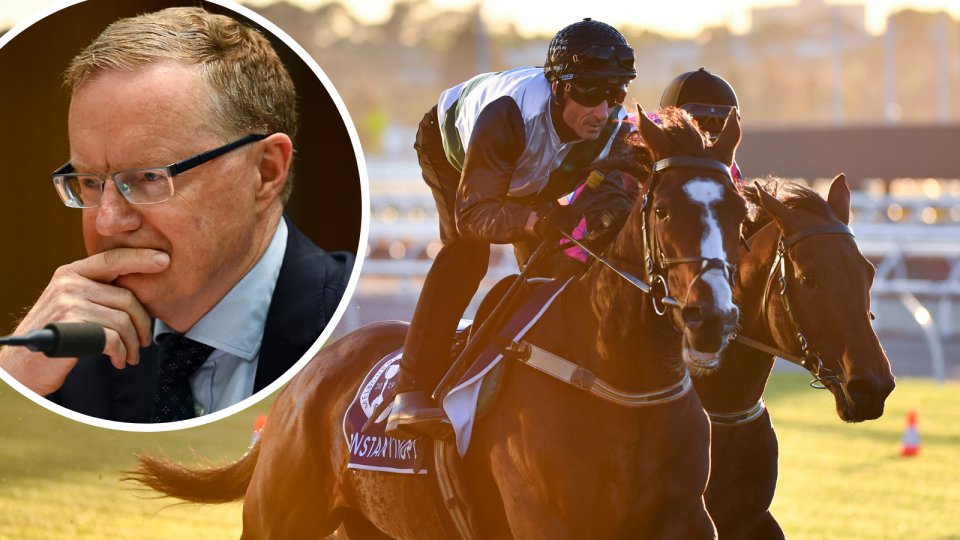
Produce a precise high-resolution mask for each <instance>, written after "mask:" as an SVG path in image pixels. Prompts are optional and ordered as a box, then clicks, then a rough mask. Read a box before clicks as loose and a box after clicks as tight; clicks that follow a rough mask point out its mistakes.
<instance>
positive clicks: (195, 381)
mask: <svg viewBox="0 0 960 540" xmlns="http://www.w3.org/2000/svg"><path fill="white" fill-rule="evenodd" d="M286 251H287V224H286V223H285V222H284V220H283V219H281V220H280V225H279V226H278V227H277V231H276V232H275V233H274V235H273V240H271V241H270V246H269V247H267V251H266V252H264V254H263V256H262V257H261V258H260V260H259V261H257V264H255V265H254V267H253V268H252V269H251V270H250V271H249V272H247V275H245V276H243V278H242V279H241V280H240V281H239V282H238V283H237V284H236V285H235V286H234V287H233V289H231V290H230V292H228V293H227V295H226V296H224V297H223V298H222V299H221V300H220V302H219V303H217V305H216V306H214V307H213V309H211V310H210V311H208V312H207V314H206V315H204V316H203V317H201V318H200V320H199V321H197V323H196V324H195V325H193V328H191V329H190V330H189V331H187V333H186V334H185V335H186V337H187V338H189V339H192V340H194V341H197V342H199V343H203V344H204V345H209V346H211V347H213V348H214V351H213V352H212V353H210V357H209V358H207V361H206V362H204V363H203V365H202V366H200V369H198V370H197V372H196V373H195V374H194V375H193V377H191V378H190V388H191V390H193V402H194V406H195V408H196V411H197V416H203V415H205V414H210V413H212V412H217V411H219V410H222V409H225V408H227V407H229V406H231V405H234V404H236V403H239V402H241V401H243V400H244V399H246V398H248V397H250V396H252V395H253V383H254V379H255V377H256V374H257V362H258V360H259V358H260V344H261V342H262V341H263V329H264V326H265V325H266V322H267V312H268V311H269V310H270V300H271V299H272V298H273V290H274V288H276V286H277V276H279V275H280V266H281V265H282V264H283V255H284V253H286ZM168 332H171V333H173V332H174V330H173V329H172V328H170V327H169V326H167V325H166V324H165V323H164V322H163V321H161V320H160V319H156V321H155V323H154V326H153V339H154V342H156V339H157V336H159V335H160V334H164V333H168Z"/></svg>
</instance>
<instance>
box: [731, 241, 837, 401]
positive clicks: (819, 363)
mask: <svg viewBox="0 0 960 540" xmlns="http://www.w3.org/2000/svg"><path fill="white" fill-rule="evenodd" d="M818 234H849V235H850V236H854V234H853V230H852V229H850V227H848V226H846V225H844V224H842V223H831V224H828V225H818V226H814V227H807V228H806V229H803V230H801V231H800V232H797V233H794V234H791V235H790V236H788V237H786V238H784V237H783V234H782V233H779V239H778V241H777V255H776V257H774V259H773V264H772V265H771V266H770V276H769V277H768V278H767V283H766V286H765V287H764V289H763V303H762V304H761V307H760V316H761V318H762V319H763V321H764V323H765V324H766V325H767V328H768V329H769V330H770V333H771V335H772V334H773V325H772V321H771V320H770V317H769V314H768V311H767V306H768V305H769V304H770V291H771V290H772V286H773V282H774V280H775V279H776V278H777V269H778V268H779V270H780V278H779V279H777V281H778V283H779V286H780V293H779V294H780V297H781V298H782V299H783V305H784V307H785V308H786V310H787V315H788V317H789V318H790V322H791V324H792V325H793V328H794V330H795V331H796V335H797V341H798V343H799V345H800V353H801V355H802V357H801V356H796V355H793V354H790V353H787V352H785V351H781V350H779V349H777V348H775V347H770V346H767V345H764V344H763V343H760V342H758V341H755V340H752V339H750V338H748V337H745V336H742V335H739V334H738V335H736V336H735V337H734V339H736V340H737V341H739V342H741V343H743V344H744V345H747V346H749V347H753V348H755V349H758V350H761V351H763V352H766V353H768V354H774V355H775V356H779V357H780V358H783V359H784V360H787V361H789V362H792V363H794V364H797V365H798V366H801V367H803V368H804V369H806V370H807V371H809V372H810V374H811V375H813V377H814V379H813V381H811V382H810V386H811V387H813V388H817V389H819V390H824V389H826V386H825V383H826V381H827V380H829V379H834V380H838V377H837V376H836V375H835V374H834V373H833V372H832V371H831V370H830V369H829V368H828V367H826V366H824V365H823V359H822V358H821V356H820V353H818V352H817V350H816V347H815V346H814V345H813V344H812V343H811V342H810V340H808V339H807V337H806V336H805V335H804V333H803V329H802V328H801V326H800V321H799V319H797V315H796V312H795V311H794V309H793V305H792V304H791V303H790V294H789V292H788V291H787V280H788V277H787V276H788V275H789V274H790V273H789V272H787V266H788V265H790V264H793V261H791V260H790V257H789V253H788V250H789V249H790V248H791V247H792V246H794V245H796V244H797V243H798V242H800V241H801V240H803V239H805V238H809V237H811V236H816V235H818Z"/></svg>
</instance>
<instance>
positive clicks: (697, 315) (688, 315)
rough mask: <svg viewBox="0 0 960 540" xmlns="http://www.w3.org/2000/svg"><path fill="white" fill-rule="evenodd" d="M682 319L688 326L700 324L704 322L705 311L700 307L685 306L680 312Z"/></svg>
mask: <svg viewBox="0 0 960 540" xmlns="http://www.w3.org/2000/svg"><path fill="white" fill-rule="evenodd" d="M680 318H682V319H683V322H684V324H686V325H687V326H691V325H694V324H698V323H700V322H701V321H703V309H701V307H700V306H690V305H688V306H684V307H683V309H681V310H680Z"/></svg>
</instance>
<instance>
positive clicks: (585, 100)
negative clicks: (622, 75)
mask: <svg viewBox="0 0 960 540" xmlns="http://www.w3.org/2000/svg"><path fill="white" fill-rule="evenodd" d="M563 90H564V92H566V93H567V94H568V95H569V96H570V99H572V100H574V101H576V102H577V103H579V104H580V105H583V106H584V107H596V106H597V105H600V104H601V103H603V102H604V101H606V102H607V104H609V105H610V106H611V107H613V106H614V105H619V104H621V103H623V100H625V99H626V98H627V86H626V85H622V86H583V85H579V84H576V83H572V82H568V83H566V84H565V85H564V87H563Z"/></svg>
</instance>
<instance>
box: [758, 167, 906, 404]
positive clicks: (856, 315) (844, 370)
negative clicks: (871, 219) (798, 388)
mask: <svg viewBox="0 0 960 540" xmlns="http://www.w3.org/2000/svg"><path fill="white" fill-rule="evenodd" d="M766 187H767V189H772V190H775V193H774V194H769V193H767V191H765V190H764V189H763V188H762V187H760V186H759V184H758V186H757V189H756V191H754V190H752V189H751V190H749V191H748V195H749V198H751V199H753V200H754V201H755V202H756V203H758V204H759V205H760V206H761V207H762V210H763V211H764V212H766V213H767V214H768V215H769V217H770V218H772V220H773V222H774V224H771V225H768V226H767V227H765V228H763V229H761V230H760V232H758V233H757V234H756V235H755V236H753V237H751V238H756V239H757V240H753V244H754V246H755V247H754V253H753V254H751V255H748V256H745V258H744V264H743V268H744V269H746V268H747V266H748V262H747V258H748V257H749V258H751V259H753V258H765V259H766V260H767V261H768V262H767V264H768V265H769V261H770V260H774V262H775V264H776V266H775V267H774V268H770V269H769V270H767V271H764V272H760V273H759V274H758V275H755V276H752V277H751V276H748V275H746V274H744V275H743V276H742V277H743V280H744V282H745V285H744V286H745V287H749V285H746V283H751V282H752V283H753V285H754V286H753V287H752V288H754V289H756V290H760V284H761V283H765V284H764V285H763V286H762V287H763V289H764V291H765V292H764V298H763V300H762V302H763V304H762V308H761V310H762V311H763V313H764V316H765V317H766V319H767V320H766V324H767V325H768V327H769V328H770V331H771V332H772V335H773V339H774V341H776V343H777V346H779V347H780V348H781V349H783V350H785V351H787V352H788V353H790V354H793V355H796V356H799V357H805V358H806V359H807V360H808V361H809V362H810V364H808V369H811V371H812V372H813V373H814V375H815V376H816V377H817V378H818V379H819V380H820V381H822V383H823V384H824V385H825V386H826V387H827V388H829V389H830V391H831V392H832V393H833V395H834V399H835V401H836V407H837V414H838V415H839V416H840V418H841V419H843V420H845V421H848V422H861V421H863V420H872V419H875V418H879V417H880V416H881V415H882V414H883V405H884V401H885V400H886V398H887V396H888V395H889V394H890V392H892V391H893V388H894V386H895V383H894V377H893V374H892V373H891V371H890V362H889V360H888V359H887V356H886V354H885V353H884V351H883V347H882V346H881V345H880V340H879V339H878V338H877V334H876V333H875V332H874V330H873V325H872V324H871V323H870V319H871V317H872V314H871V313H870V287H871V285H872V284H873V278H874V274H875V272H876V271H875V268H874V267H873V265H872V264H871V263H870V261H868V260H867V259H866V258H865V257H864V256H863V254H861V253H860V250H859V248H858V247H857V243H856V241H855V240H854V237H853V235H852V234H851V233H849V229H847V228H846V226H847V225H849V222H850V189H849V188H848V187H847V183H846V181H845V179H844V176H843V175H842V174H841V175H840V176H837V177H836V179H834V181H833V183H832V184H831V185H830V191H829V194H828V196H827V199H826V201H824V200H823V198H822V197H820V195H819V194H817V193H816V192H815V191H812V190H809V189H806V188H803V187H802V186H798V185H797V184H793V183H787V182H784V181H780V180H777V179H771V180H768V181H767V184H766ZM778 249H779V250H780V253H781V256H780V257H779V259H778V258H777V253H776V252H775V251H774V250H778ZM778 260H780V261H782V262H780V263H779V264H777V263H776V262H777V261H778ZM749 266H751V267H752V266H754V265H753V264H749ZM764 268H769V266H765V267H764Z"/></svg>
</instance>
